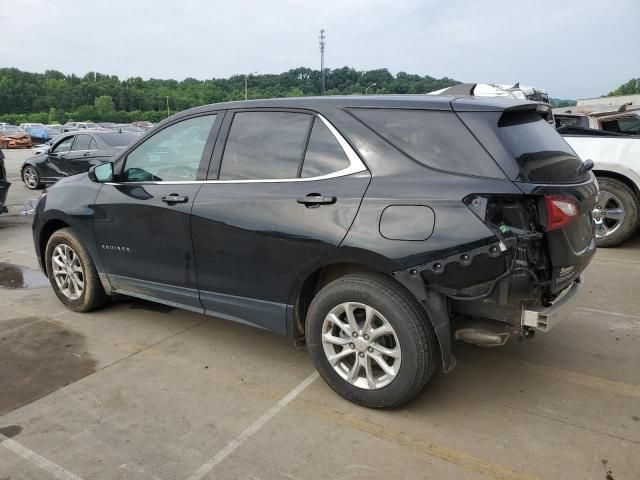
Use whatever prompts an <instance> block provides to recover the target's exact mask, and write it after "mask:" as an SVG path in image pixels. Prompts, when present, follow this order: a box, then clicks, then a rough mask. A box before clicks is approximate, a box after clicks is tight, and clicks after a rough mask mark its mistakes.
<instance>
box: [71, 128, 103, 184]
mask: <svg viewBox="0 0 640 480" xmlns="http://www.w3.org/2000/svg"><path fill="white" fill-rule="evenodd" d="M92 140H93V138H92V137H91V135H88V134H79V135H76V139H75V141H74V142H73V147H71V151H70V152H69V153H68V154H67V162H66V169H67V172H68V174H69V175H76V174H78V173H84V172H86V171H88V170H89V168H90V167H91V165H93V163H92V162H91V160H93V157H94V156H95V155H96V153H97V150H92V149H91V148H90V145H91V144H92ZM93 144H94V145H95V146H97V145H96V144H95V141H94V142H93Z"/></svg>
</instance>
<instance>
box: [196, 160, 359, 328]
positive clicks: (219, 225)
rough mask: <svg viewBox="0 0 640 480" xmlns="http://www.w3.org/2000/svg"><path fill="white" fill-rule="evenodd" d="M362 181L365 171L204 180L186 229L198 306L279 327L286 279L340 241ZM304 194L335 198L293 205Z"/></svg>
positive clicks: (355, 206) (282, 319) (354, 209)
mask: <svg viewBox="0 0 640 480" xmlns="http://www.w3.org/2000/svg"><path fill="white" fill-rule="evenodd" d="M369 180H370V174H369V172H366V171H365V172H360V173H356V174H353V175H348V176H343V177H336V178H329V179H322V180H311V181H295V180H294V181H284V182H250V183H235V182H220V183H206V184H204V185H203V186H202V188H201V189H200V191H199V192H198V194H197V196H196V199H195V202H194V206H193V215H192V229H193V230H192V231H193V244H194V251H195V258H196V262H197V270H198V288H199V290H200V298H201V301H202V304H203V306H204V308H205V310H206V312H207V313H210V314H212V315H216V316H220V317H223V318H231V319H234V320H240V321H243V322H244V323H250V324H252V325H255V326H258V327H261V328H266V329H268V330H271V331H276V332H279V333H284V332H285V329H286V326H285V311H286V302H287V296H288V294H289V291H290V288H291V285H292V282H293V281H294V279H295V278H296V276H297V275H298V274H299V273H300V272H301V271H302V270H303V269H304V267H305V266H306V265H308V264H309V263H310V262H313V261H314V260H316V259H318V258H319V257H321V256H323V255H325V254H327V253H328V252H329V251H330V250H331V249H333V248H336V247H337V246H338V245H339V244H340V242H341V241H342V239H343V238H344V236H345V235H346V233H347V230H348V229H349V227H350V225H351V223H352V222H353V219H354V218H355V215H356V213H357V211H358V207H359V205H360V201H361V199H362V196H363V195H364V192H365V190H366V188H367V185H368V184H369ZM309 194H319V195H320V196H324V197H335V203H325V204H320V205H304V204H301V203H298V199H300V198H301V197H305V196H307V195H309Z"/></svg>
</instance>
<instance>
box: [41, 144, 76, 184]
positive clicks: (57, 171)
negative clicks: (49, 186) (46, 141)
mask: <svg viewBox="0 0 640 480" xmlns="http://www.w3.org/2000/svg"><path fill="white" fill-rule="evenodd" d="M73 139H74V136H73V135H72V136H69V137H67V138H65V139H64V140H62V141H61V142H58V144H57V145H56V146H54V147H53V148H52V149H51V151H50V152H49V153H48V154H47V162H46V163H47V166H48V168H49V170H50V172H51V177H49V178H52V179H55V180H57V179H59V178H61V177H67V176H69V174H68V173H67V156H68V155H69V151H70V150H71V145H72V144H73ZM43 179H47V178H43Z"/></svg>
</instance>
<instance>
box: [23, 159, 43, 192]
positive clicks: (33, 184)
mask: <svg viewBox="0 0 640 480" xmlns="http://www.w3.org/2000/svg"><path fill="white" fill-rule="evenodd" d="M22 181H23V182H24V184H25V185H26V186H27V188H28V189H30V190H38V189H39V188H42V183H41V182H40V174H39V173H38V171H37V170H36V169H35V168H34V167H32V166H31V165H27V166H26V167H24V168H23V169H22Z"/></svg>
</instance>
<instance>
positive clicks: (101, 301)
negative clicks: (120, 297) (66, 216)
mask: <svg viewBox="0 0 640 480" xmlns="http://www.w3.org/2000/svg"><path fill="white" fill-rule="evenodd" d="M60 245H63V246H67V247H70V248H71V250H73V252H74V253H75V254H76V255H77V257H78V259H79V262H80V265H81V266H82V277H83V283H84V286H83V289H82V294H81V295H80V296H79V298H77V299H70V298H69V297H67V296H66V295H65V294H64V293H63V292H62V290H61V289H60V287H59V286H58V284H57V282H56V280H55V278H54V274H53V253H54V250H55V249H56V247H58V246H60ZM45 259H46V266H47V273H48V276H49V282H50V283H51V286H52V287H53V291H54V292H55V294H56V296H57V297H58V299H59V300H60V301H61V302H62V303H63V304H64V305H65V306H66V307H67V308H68V309H69V310H73V311H74V312H90V311H92V310H96V309H98V308H100V307H103V306H104V305H106V304H107V303H108V301H109V297H108V296H107V294H106V293H105V291H104V288H103V287H102V283H101V282H100V278H99V276H98V272H97V271H96V267H95V265H94V264H93V261H92V260H91V257H90V255H89V252H88V251H87V249H86V248H85V247H84V245H83V244H82V242H81V241H80V239H79V238H78V236H77V235H76V234H75V233H73V231H72V230H71V229H70V228H63V229H61V230H56V231H55V232H54V233H53V235H51V238H49V242H48V243H47V249H46V254H45Z"/></svg>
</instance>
